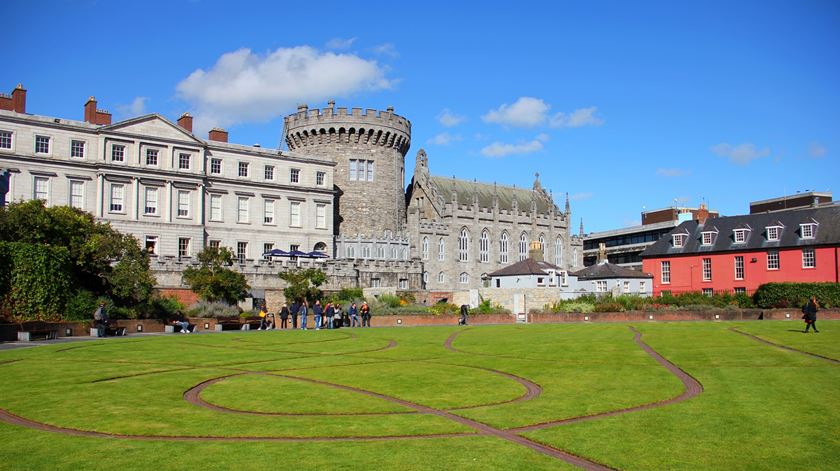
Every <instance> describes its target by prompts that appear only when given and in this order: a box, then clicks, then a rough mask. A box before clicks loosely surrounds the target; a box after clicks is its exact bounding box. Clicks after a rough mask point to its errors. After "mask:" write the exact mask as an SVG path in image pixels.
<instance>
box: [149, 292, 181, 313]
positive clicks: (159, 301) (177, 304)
mask: <svg viewBox="0 0 840 471" xmlns="http://www.w3.org/2000/svg"><path fill="white" fill-rule="evenodd" d="M183 312H184V305H183V304H181V301H178V298H176V297H174V296H155V297H153V298H152V299H151V300H150V301H149V312H148V314H149V316H150V317H153V318H155V319H172V318H174V317H178V315H179V314H183Z"/></svg>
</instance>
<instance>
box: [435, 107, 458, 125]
mask: <svg viewBox="0 0 840 471" xmlns="http://www.w3.org/2000/svg"><path fill="white" fill-rule="evenodd" d="M437 119H438V121H439V122H440V124H442V125H444V126H446V127H448V128H451V127H453V126H457V125H459V124H461V123H463V122H464V119H465V118H464V117H463V116H461V115H457V114H455V113H453V112H451V111H449V109H448V108H444V109H443V111H441V112H440V114H439V115H438V117H437Z"/></svg>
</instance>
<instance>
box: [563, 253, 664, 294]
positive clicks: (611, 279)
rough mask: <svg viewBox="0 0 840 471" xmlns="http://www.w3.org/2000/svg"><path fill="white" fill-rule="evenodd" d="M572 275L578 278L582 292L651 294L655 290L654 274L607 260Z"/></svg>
mask: <svg viewBox="0 0 840 471" xmlns="http://www.w3.org/2000/svg"><path fill="white" fill-rule="evenodd" d="M572 275H573V276H574V277H575V278H576V279H577V290H578V291H579V292H580V294H587V293H595V294H598V295H606V294H612V295H613V296H619V295H622V294H635V295H639V296H650V295H651V294H652V292H653V275H651V274H649V273H643V272H641V271H637V270H633V269H630V268H625V267H621V266H618V265H615V264H612V263H609V262H606V261H605V262H602V263H599V264H597V265H592V266H591V267H586V268H584V269H583V270H579V271H576V272H574V273H573V274H572Z"/></svg>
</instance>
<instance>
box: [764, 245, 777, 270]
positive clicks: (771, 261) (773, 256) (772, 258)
mask: <svg viewBox="0 0 840 471" xmlns="http://www.w3.org/2000/svg"><path fill="white" fill-rule="evenodd" d="M767 269H768V270H778V269H779V252H777V251H775V250H772V251H770V252H767Z"/></svg>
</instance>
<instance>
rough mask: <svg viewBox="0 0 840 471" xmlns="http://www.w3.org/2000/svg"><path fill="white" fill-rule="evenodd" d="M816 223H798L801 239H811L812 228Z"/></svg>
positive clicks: (812, 234)
mask: <svg viewBox="0 0 840 471" xmlns="http://www.w3.org/2000/svg"><path fill="white" fill-rule="evenodd" d="M815 227H816V224H814V223H808V224H800V225H799V233H800V234H802V238H803V239H813V238H814V228H815Z"/></svg>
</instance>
